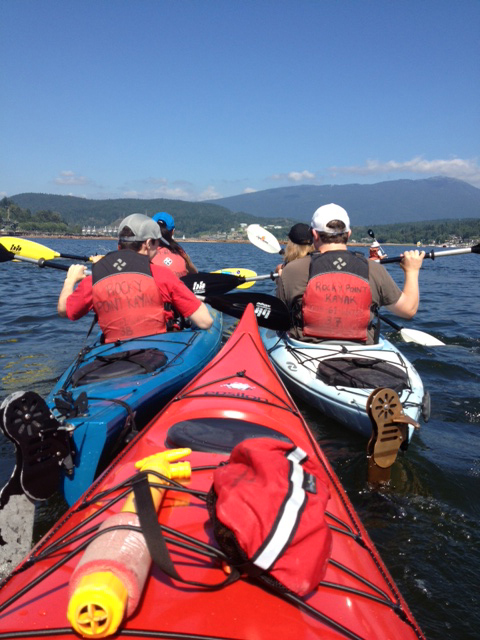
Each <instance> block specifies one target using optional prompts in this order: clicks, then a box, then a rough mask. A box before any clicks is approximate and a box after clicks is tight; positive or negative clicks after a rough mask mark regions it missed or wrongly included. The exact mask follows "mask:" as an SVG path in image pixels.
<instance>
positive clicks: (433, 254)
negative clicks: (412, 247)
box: [375, 244, 480, 264]
mask: <svg viewBox="0 0 480 640" xmlns="http://www.w3.org/2000/svg"><path fill="white" fill-rule="evenodd" d="M462 253H480V244H476V245H475V246H473V247H461V248H460V249H447V250H446V251H429V252H428V253H426V254H425V258H429V259H430V260H435V259H436V258H446V257H447V256H458V255H461V254H462ZM402 260H403V257H402V256H395V257H394V258H384V259H383V260H376V261H375V262H381V263H382V264H386V263H387V262H401V261H402Z"/></svg>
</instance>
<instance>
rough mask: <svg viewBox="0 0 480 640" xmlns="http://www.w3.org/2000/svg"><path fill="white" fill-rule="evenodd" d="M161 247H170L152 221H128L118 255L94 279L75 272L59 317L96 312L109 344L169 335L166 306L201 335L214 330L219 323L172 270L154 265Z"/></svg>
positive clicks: (99, 266) (105, 260) (98, 265)
mask: <svg viewBox="0 0 480 640" xmlns="http://www.w3.org/2000/svg"><path fill="white" fill-rule="evenodd" d="M160 242H162V243H164V244H167V245H168V241H167V240H165V239H164V238H162V234H161V230H160V227H159V226H158V224H157V223H156V222H154V221H153V220H152V219H151V218H149V217H148V216H145V215H143V214H141V213H133V214H132V215H130V216H127V217H126V218H125V219H124V220H122V222H121V223H120V227H119V237H118V251H112V252H111V253H108V254H107V255H106V256H104V257H102V258H101V259H100V260H98V261H97V262H95V264H94V265H93V267H92V275H91V276H86V275H85V270H86V267H85V265H81V264H77V265H72V266H71V267H70V269H69V270H68V272H67V276H66V278H65V282H64V285H63V289H62V291H61V293H60V297H59V299H58V305H57V309H58V313H59V315H60V316H62V317H68V318H69V319H70V320H78V319H79V318H81V317H82V316H84V315H85V314H86V313H88V312H89V311H90V310H91V309H94V311H95V313H96V314H97V316H98V323H99V325H100V328H101V329H102V332H103V334H104V336H105V341H106V342H115V341H116V340H126V339H129V338H138V337H141V336H147V335H153V334H156V333H164V332H165V331H166V330H167V328H166V316H165V308H164V305H165V304H166V303H170V304H171V305H172V306H173V308H174V309H175V310H176V311H177V312H178V313H179V314H180V315H181V316H183V317H184V318H188V319H189V320H191V321H192V322H193V323H194V324H195V325H196V326H197V327H199V328H200V329H209V328H210V327H211V326H212V323H213V320H212V317H211V315H210V313H209V311H208V309H207V307H206V306H205V304H203V302H200V300H198V299H197V298H196V297H195V296H194V294H193V293H192V292H191V291H190V289H188V288H187V287H186V286H185V285H184V284H183V282H181V281H180V280H179V279H178V278H177V277H176V276H175V275H174V274H173V273H172V271H171V270H170V269H167V268H166V267H161V266H158V265H154V264H151V261H152V259H153V258H154V256H155V255H156V253H157V248H158V245H159V243H160ZM77 283H79V284H78V287H76V288H75V286H76V284H77Z"/></svg>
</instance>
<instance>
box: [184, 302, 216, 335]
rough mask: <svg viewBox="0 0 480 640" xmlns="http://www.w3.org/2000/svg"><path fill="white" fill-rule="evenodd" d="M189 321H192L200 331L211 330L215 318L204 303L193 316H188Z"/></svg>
mask: <svg viewBox="0 0 480 640" xmlns="http://www.w3.org/2000/svg"><path fill="white" fill-rule="evenodd" d="M188 319H189V320H191V321H192V322H193V323H194V324H195V325H196V326H197V327H198V328H199V329H210V327H211V326H212V324H213V318H212V316H211V315H210V312H209V310H208V308H207V307H206V305H205V304H204V303H203V302H202V303H201V305H200V306H199V307H198V309H197V310H196V311H194V312H193V313H192V315H191V316H188Z"/></svg>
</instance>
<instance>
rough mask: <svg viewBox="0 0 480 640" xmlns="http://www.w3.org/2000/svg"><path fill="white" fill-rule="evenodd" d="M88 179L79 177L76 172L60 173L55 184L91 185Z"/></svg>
mask: <svg viewBox="0 0 480 640" xmlns="http://www.w3.org/2000/svg"><path fill="white" fill-rule="evenodd" d="M89 182H90V181H89V180H88V178H86V177H85V176H79V175H77V174H76V173H75V172H74V171H60V175H59V176H58V178H55V180H54V183H55V184H65V185H84V184H89Z"/></svg>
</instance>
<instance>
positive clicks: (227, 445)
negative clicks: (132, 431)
mask: <svg viewBox="0 0 480 640" xmlns="http://www.w3.org/2000/svg"><path fill="white" fill-rule="evenodd" d="M248 438H273V439H275V440H282V441H283V442H289V443H291V442H292V441H291V440H290V438H287V437H286V436H284V435H283V434H282V433H279V432H278V431H275V429H270V428H269V427H264V426H263V425H261V424H255V423H254V422H246V421H245V420H233V419H231V418H203V419H199V420H184V421H183V422H177V423H176V424H174V425H173V426H171V427H170V429H169V430H168V433H167V442H166V444H167V446H168V447H169V448H172V449H177V448H183V447H189V448H190V449H192V450H193V451H207V452H211V453H230V451H232V449H233V448H234V447H235V446H236V445H237V444H238V443H239V442H242V441H243V440H247V439H248ZM292 444H293V443H292Z"/></svg>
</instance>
